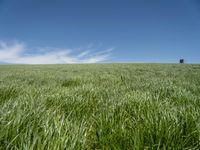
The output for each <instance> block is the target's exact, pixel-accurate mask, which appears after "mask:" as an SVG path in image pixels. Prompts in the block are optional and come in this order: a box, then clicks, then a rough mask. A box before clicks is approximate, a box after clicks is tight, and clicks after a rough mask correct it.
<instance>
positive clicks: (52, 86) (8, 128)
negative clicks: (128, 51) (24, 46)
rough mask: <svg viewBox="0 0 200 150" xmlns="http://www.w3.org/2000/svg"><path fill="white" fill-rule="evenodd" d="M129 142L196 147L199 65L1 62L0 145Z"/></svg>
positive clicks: (199, 139)
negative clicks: (21, 63)
mask: <svg viewBox="0 0 200 150" xmlns="http://www.w3.org/2000/svg"><path fill="white" fill-rule="evenodd" d="M133 148H135V149H148V148H149V149H158V148H160V149H183V148H185V149H192V148H194V149H199V148H200V65H180V64H177V65H175V64H90V65H89V64H88V65H87V64H84V65H1V66H0V149H13V150H15V149H20V150H21V149H30V150H35V149H38V150H43V149H51V150H53V149H55V150H56V149H133Z"/></svg>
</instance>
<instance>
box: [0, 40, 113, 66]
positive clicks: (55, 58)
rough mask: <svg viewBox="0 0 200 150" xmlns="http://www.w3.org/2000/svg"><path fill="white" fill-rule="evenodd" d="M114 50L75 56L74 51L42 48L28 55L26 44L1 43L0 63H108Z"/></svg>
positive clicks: (83, 51)
mask: <svg viewBox="0 0 200 150" xmlns="http://www.w3.org/2000/svg"><path fill="white" fill-rule="evenodd" d="M112 50H113V48H109V49H105V50H101V51H98V52H93V51H92V50H80V51H81V52H80V53H79V54H76V55H75V54H74V53H73V51H74V50H73V49H58V48H40V49H39V50H38V49H36V51H37V53H31V54H30V53H28V51H29V50H28V48H27V47H26V46H25V44H24V43H20V42H13V43H8V42H4V41H1V42H0V62H3V63H11V64H66V63H68V64H72V63H98V62H105V61H108V60H109V58H110V54H111V52H112Z"/></svg>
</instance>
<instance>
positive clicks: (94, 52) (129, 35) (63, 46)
mask: <svg viewBox="0 0 200 150" xmlns="http://www.w3.org/2000/svg"><path fill="white" fill-rule="evenodd" d="M180 58H184V59H185V60H186V62H188V63H200V0H0V62H1V63H96V62H144V63H148V62H157V63H159V62H160V63H176V62H178V60H179V59H180Z"/></svg>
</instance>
